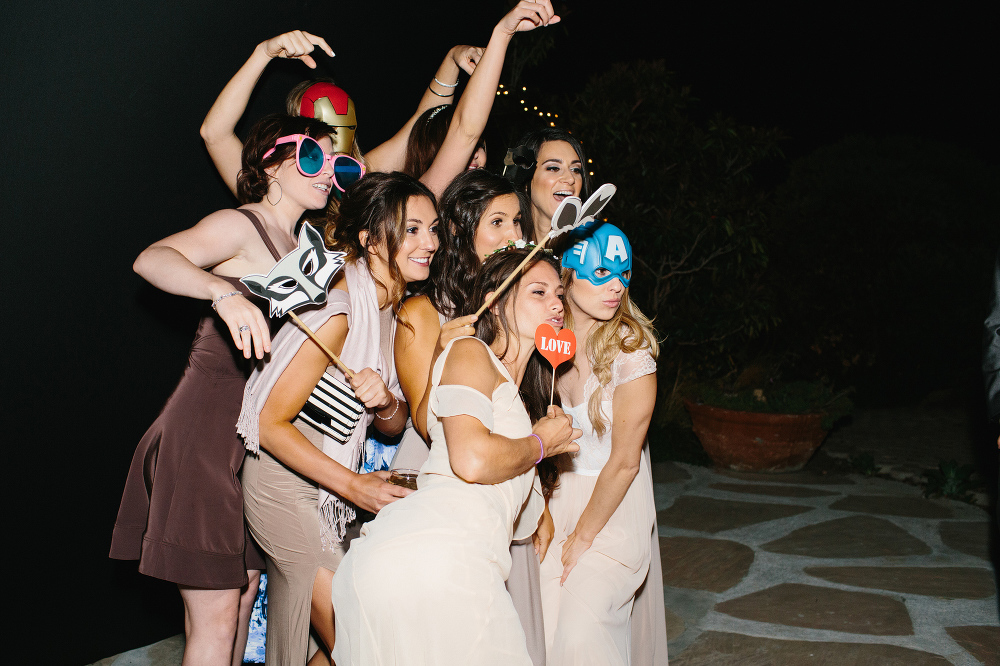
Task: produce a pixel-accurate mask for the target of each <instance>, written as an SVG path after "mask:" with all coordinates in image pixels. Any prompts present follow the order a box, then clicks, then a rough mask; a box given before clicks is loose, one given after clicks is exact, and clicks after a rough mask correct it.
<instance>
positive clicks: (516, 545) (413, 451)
mask: <svg viewBox="0 0 1000 666" xmlns="http://www.w3.org/2000/svg"><path fill="white" fill-rule="evenodd" d="M438 321H439V323H440V324H441V326H444V324H445V322H447V321H448V318H447V317H445V316H444V315H443V314H441V313H440V312H439V313H438ZM428 454H429V451H428V449H427V444H426V443H425V442H424V439H423V437H421V436H420V433H418V432H417V430H416V428H414V427H413V425H412V424H411V423H409V422H407V424H406V431H405V432H404V433H403V439H402V440H401V441H400V442H399V449H398V450H397V452H396V457H395V458H393V460H392V465H391V466H390V469H400V468H407V469H420V467H421V466H422V465H423V464H424V463H425V462H426V461H427V456H428ZM506 585H507V592H509V593H510V599H511V601H513V602H514V609H515V610H517V616H518V617H519V618H520V620H521V628H522V629H524V636H525V640H526V642H527V645H528V654H529V655H530V656H531V663H532V666H545V628H544V626H543V625H542V593H541V588H540V587H539V578H538V554H537V553H535V544H534V543H532V540H531V536H530V535H529V536H526V537H524V538H523V539H517V540H515V541H514V542H512V543H511V544H510V576H508V577H507V583H506Z"/></svg>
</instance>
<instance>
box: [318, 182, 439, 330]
mask: <svg viewBox="0 0 1000 666" xmlns="http://www.w3.org/2000/svg"><path fill="white" fill-rule="evenodd" d="M413 196H417V197H427V198H428V199H430V201H431V205H434V206H436V205H437V202H436V201H435V199H434V194H433V193H432V192H431V191H430V190H429V189H427V186H426V185H424V184H423V183H421V182H420V181H419V180H417V179H416V178H412V177H410V176H407V175H406V174H405V173H400V172H398V171H394V172H392V173H369V174H367V175H365V177H364V178H362V179H361V180H359V181H357V182H356V183H354V184H353V185H351V186H350V187H348V188H347V191H346V192H344V197H343V199H341V201H340V210H339V211H338V212H337V214H336V215H335V216H334V217H333V218H332V219H331V221H330V223H329V224H327V226H326V229H325V232H324V235H325V238H326V244H327V246H329V247H330V248H331V249H333V250H336V251H339V252H344V253H345V255H346V256H345V260H346V261H348V262H350V263H356V262H357V261H358V260H359V259H364V260H365V261H366V262H368V263H370V256H371V252H370V251H369V249H368V248H369V247H372V248H374V247H378V246H381V245H384V246H385V248H386V256H387V257H388V258H389V276H390V277H391V278H392V282H393V284H392V285H387V284H384V285H382V287H384V288H385V290H386V291H387V292H388V293H389V299H390V302H391V303H392V309H393V311H394V312H396V314H399V306H400V303H401V302H402V300H403V296H404V295H405V293H406V280H405V279H404V278H403V275H402V273H400V271H399V267H398V266H396V261H395V257H396V254H397V253H398V252H399V248H400V246H401V245H402V244H403V237H404V235H405V234H406V219H407V218H406V202H407V200H408V199H409V198H410V197H413ZM362 231H366V232H368V242H367V247H366V246H365V245H362V243H361V238H360V235H361V232H362Z"/></svg>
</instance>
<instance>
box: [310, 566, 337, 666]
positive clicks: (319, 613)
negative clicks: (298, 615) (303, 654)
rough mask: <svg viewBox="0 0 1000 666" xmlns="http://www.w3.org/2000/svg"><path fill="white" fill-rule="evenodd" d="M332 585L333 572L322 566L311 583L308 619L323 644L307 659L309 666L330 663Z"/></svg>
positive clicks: (332, 633)
mask: <svg viewBox="0 0 1000 666" xmlns="http://www.w3.org/2000/svg"><path fill="white" fill-rule="evenodd" d="M332 587H333V572H332V571H330V570H329V569H324V568H322V567H320V568H319V570H318V571H317V572H316V581H315V582H314V583H313V593H312V612H311V613H310V616H309V620H310V622H311V623H312V626H313V629H314V630H315V631H316V634H317V635H319V637H320V639H321V640H322V641H323V643H324V645H325V650H324V646H323V645H321V646H320V649H319V650H318V651H317V652H316V654H314V655H313V658H312V659H310V660H309V666H320V665H322V664H329V663H330V656H329V655H330V652H332V651H333V640H334V630H333V602H331V601H330V592H331V588H332Z"/></svg>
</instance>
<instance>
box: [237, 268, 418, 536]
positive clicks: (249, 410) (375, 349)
mask: <svg viewBox="0 0 1000 666" xmlns="http://www.w3.org/2000/svg"><path fill="white" fill-rule="evenodd" d="M343 270H344V276H345V277H346V279H347V293H346V294H345V293H344V292H343V291H342V290H340V289H330V292H329V294H328V296H327V302H326V304H325V305H323V306H322V307H318V308H312V309H308V310H303V311H302V312H300V313H297V314H298V315H299V318H300V319H301V320H302V322H303V323H304V324H305V325H306V326H308V327H309V328H310V329H312V330H313V331H316V330H318V329H319V328H320V327H321V326H322V325H323V324H325V323H326V322H327V320H329V319H330V317H333V316H335V315H339V314H346V315H347V324H348V327H349V328H348V332H347V338H346V339H345V341H344V350H343V353H342V354H341V355H340V359H341V360H342V361H343V362H344V364H345V365H347V367H348V368H350V369H351V370H355V371H357V370H361V369H362V368H372V369H373V370H375V372H377V373H378V374H379V376H381V377H382V380H383V381H384V382H385V384H386V386H387V387H388V388H389V390H390V391H391V392H392V393H393V394H394V395H395V396H396V397H397V398H399V399H400V400H403V395H402V391H401V390H400V388H399V380H398V378H397V376H396V369H395V366H394V364H393V359H392V358H391V357H390V358H388V359H384V358H382V353H381V351H380V349H379V340H380V339H381V336H380V328H379V309H378V295H377V293H376V291H375V282H374V280H372V277H371V274H370V273H369V272H368V267H367V265H366V264H365V262H364V260H360V261H358V262H357V263H356V264H346V265H345V266H344V268H343ZM393 322H395V317H394V318H393ZM392 333H393V332H391V331H390V332H389V334H390V335H392ZM306 339H307V336H306V334H305V333H304V332H303V331H302V330H301V329H300V328H299V327H298V325H296V324H295V323H294V322H291V321H290V322H288V323H287V324H285V325H284V326H283V327H282V329H281V330H280V331H279V332H278V334H277V335H276V336H275V337H274V340H272V341H271V355H270V359H269V360H268V361H267V363H258V364H257V367H256V369H254V371H253V373H252V374H251V375H250V380H249V381H248V382H247V385H246V389H245V390H244V392H243V409H242V411H241V412H240V418H239V421H238V422H237V424H236V431H237V432H238V433H239V434H240V436H242V437H243V441H244V444H245V445H246V448H247V450H248V451H250V452H251V453H252V454H257V453H258V452H259V451H260V412H261V410H262V409H263V408H264V403H265V402H267V397H268V396H269V395H270V393H271V389H273V388H274V385H275V383H277V381H278V378H279V377H280V376H281V373H283V372H284V371H285V368H286V367H288V364H289V363H290V362H291V360H292V358H293V357H294V356H295V354H296V353H297V352H298V350H299V347H301V346H302V343H303V342H305V341H306ZM326 372H327V374H329V375H331V376H334V377H337V378H338V379H341V380H344V381H346V379H345V378H344V376H343V373H341V372H340V370H338V369H337V368H336V367H335V366H330V367H329V368H327V370H326ZM373 419H374V416H373V413H372V412H371V411H368V412H367V413H366V415H365V418H364V419H363V420H362V421H361V423H359V424H358V427H357V428H355V429H354V432H353V433H352V435H351V438H350V440H349V441H348V442H347V444H340V443H339V442H336V441H334V440H332V439H330V438H329V437H323V453H325V454H326V455H327V456H329V457H330V458H332V459H333V460H335V461H336V462H338V463H340V464H341V465H343V466H344V467H346V468H347V469H349V470H351V471H352V472H356V471H358V469H359V467H360V460H361V454H362V451H363V449H364V443H365V437H366V434H367V430H368V425H369V424H371V422H372V420H373ZM354 509H355V507H354V505H353V504H351V503H350V502H348V501H346V500H345V499H344V498H342V497H340V496H339V495H336V494H334V493H330V492H328V491H327V490H326V489H324V488H323V487H322V486H320V488H319V513H320V529H321V530H322V535H321V536H322V540H323V546H324V547H325V548H328V547H332V546H333V545H335V544H339V543H340V542H341V541H342V540H343V538H344V534H345V531H346V528H347V525H348V524H349V523H351V522H352V521H353V520H354V519H355V518H356V514H355V510H354Z"/></svg>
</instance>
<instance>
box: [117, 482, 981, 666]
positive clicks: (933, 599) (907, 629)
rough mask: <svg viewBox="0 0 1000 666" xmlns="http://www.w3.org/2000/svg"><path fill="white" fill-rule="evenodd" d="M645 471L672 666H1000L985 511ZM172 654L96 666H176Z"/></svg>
mask: <svg viewBox="0 0 1000 666" xmlns="http://www.w3.org/2000/svg"><path fill="white" fill-rule="evenodd" d="M652 473H653V480H654V485H653V487H654V495H655V498H656V508H657V509H658V512H657V523H658V527H659V536H660V551H661V553H660V557H661V564H662V567H663V582H664V588H663V589H664V596H665V600H666V623H667V637H668V640H669V647H670V656H671V658H670V662H671V664H673V665H674V666H701V665H709V664H711V665H712V666H716V665H718V664H739V665H740V666H756V665H758V664H760V665H781V666H784V665H785V664H810V665H812V664H815V665H821V666H826V665H830V666H833V665H836V666H841V665H845V664H858V665H865V666H867V665H869V664H878V665H879V666H882V665H892V664H898V665H900V666H902V665H905V666H925V665H926V666H931V665H937V664H956V665H958V666H966V665H969V664H980V663H982V664H994V665H997V666H1000V618H998V606H997V594H996V578H995V574H994V571H993V568H992V565H991V563H990V562H989V559H988V557H989V555H988V553H989V543H988V538H989V537H988V535H989V522H988V521H989V517H988V515H987V513H986V512H985V511H984V510H983V509H981V508H979V507H977V506H973V505H969V504H965V503H962V502H955V501H950V500H934V501H931V500H926V499H924V498H923V497H922V496H921V494H920V489H919V488H916V487H913V486H910V485H907V484H903V483H899V482H897V481H891V480H888V479H881V478H874V477H864V476H860V475H851V476H843V475H836V474H818V473H814V472H810V471H808V470H807V471H801V472H795V473H792V474H780V475H777V474H776V475H761V474H750V473H738V472H722V471H716V470H711V469H706V468H702V467H695V466H689V465H683V464H680V463H666V464H660V463H658V464H654V465H653V469H652ZM182 646H183V636H175V637H173V638H170V639H167V640H165V641H161V642H160V643H156V644H153V645H151V646H147V647H145V648H140V649H138V650H133V651H131V652H127V653H124V654H121V655H116V656H115V657H109V658H108V659H105V660H102V661H101V662H99V663H100V664H101V666H112V665H114V666H125V665H136V666H138V665H139V664H143V665H145V664H148V665H149V666H175V665H176V664H179V663H180V654H181V650H182V649H183V648H182Z"/></svg>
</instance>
